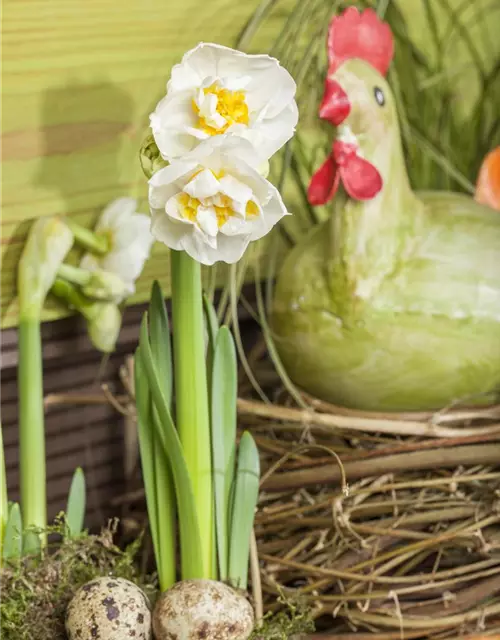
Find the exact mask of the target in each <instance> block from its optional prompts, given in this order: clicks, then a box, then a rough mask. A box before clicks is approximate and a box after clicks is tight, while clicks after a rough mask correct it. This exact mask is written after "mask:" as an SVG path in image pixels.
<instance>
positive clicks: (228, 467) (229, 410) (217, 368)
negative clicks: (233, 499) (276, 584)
mask: <svg viewBox="0 0 500 640" xmlns="http://www.w3.org/2000/svg"><path fill="white" fill-rule="evenodd" d="M237 393H238V369H237V361H236V350H235V348H234V342H233V338H232V336H231V332H230V331H229V329H228V328H227V327H221V329H219V334H218V336H217V343H216V346H215V354H214V363H213V372H212V402H211V409H212V465H213V475H214V485H213V486H214V497H215V525H216V539H217V552H218V553H217V555H218V561H219V579H220V580H227V576H228V562H229V532H228V525H229V492H230V489H231V485H232V483H233V476H234V464H235V449H236V400H237Z"/></svg>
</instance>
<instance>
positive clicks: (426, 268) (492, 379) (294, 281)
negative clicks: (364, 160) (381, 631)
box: [272, 193, 500, 411]
mask: <svg viewBox="0 0 500 640" xmlns="http://www.w3.org/2000/svg"><path fill="white" fill-rule="evenodd" d="M366 206H367V205H363V204H360V203H354V202H352V201H351V202H348V203H347V205H345V206H343V207H341V208H340V209H339V211H337V212H336V213H335V214H334V215H332V218H331V219H330V220H328V221H327V222H325V223H323V224H322V225H320V226H318V227H317V228H315V229H314V230H313V231H312V233H311V234H310V235H309V237H308V238H307V239H305V240H304V242H303V243H301V244H300V245H298V246H296V247H295V248H294V249H293V250H292V251H291V252H290V254H289V255H288V257H287V259H286V261H285V263H284V265H283V268H282V270H281V272H280V274H279V278H278V282H277V287H276V293H275V304H274V310H273V318H272V320H273V328H274V332H275V339H276V342H277V346H278V350H279V353H280V355H281V358H282V360H283V363H284V365H285V367H286V369H287V370H288V372H289V374H290V376H291V377H292V379H293V380H294V381H295V383H296V384H297V385H299V386H300V387H302V388H303V389H305V390H306V391H308V392H310V393H312V394H314V395H315V396H317V397H319V398H323V399H325V400H328V401H330V402H334V403H336V404H340V405H344V406H348V407H352V408H358V409H365V410H374V411H375V410H376V411H382V410H384V411H397V410H428V409H438V408H441V407H444V406H446V405H448V404H449V403H451V402H454V401H456V400H459V399H467V398H468V397H470V396H477V394H485V393H487V392H490V391H492V390H494V389H495V388H500V213H499V212H496V211H493V210H492V209H488V208H486V207H482V206H480V205H477V204H476V203H475V202H474V201H473V200H472V199H471V198H468V197H466V196H462V195H458V194H451V193H421V194H418V198H417V197H415V198H413V197H410V198H409V199H408V206H409V210H408V211H407V213H408V215H400V216H398V219H399V220H402V221H404V220H406V221H408V224H407V226H406V228H405V225H404V224H403V226H401V225H399V228H398V230H397V233H396V229H394V228H392V229H391V228H385V229H384V228H381V229H380V230H379V231H380V232H379V233H377V229H376V228H374V229H373V230H372V231H373V235H372V236H371V237H370V236H369V235H368V234H366V233H363V230H362V225H363V216H366V211H365V209H366ZM368 206H369V205H368ZM402 213H403V212H402ZM381 226H382V227H383V226H384V225H381ZM475 400H477V398H475ZM483 400H486V398H483Z"/></svg>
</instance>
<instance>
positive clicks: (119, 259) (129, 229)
mask: <svg viewBox="0 0 500 640" xmlns="http://www.w3.org/2000/svg"><path fill="white" fill-rule="evenodd" d="M136 211H137V201H136V200H134V199H133V198H118V200H114V201H113V202H111V204H109V205H108V206H107V207H106V209H104V211H103V213H102V215H101V217H100V218H99V220H98V222H97V225H96V227H95V229H94V231H95V232H96V233H98V234H100V235H106V236H107V237H108V240H109V244H110V250H109V251H108V252H107V253H106V254H105V255H103V256H97V255H95V254H92V253H86V254H85V255H84V256H83V258H82V260H81V262H80V267H81V268H82V269H87V270H88V271H107V272H109V273H112V274H114V275H116V276H118V277H119V278H121V280H123V282H124V284H125V287H124V291H125V295H124V297H126V296H129V295H131V294H132V293H134V291H135V281H136V280H137V278H138V277H139V276H140V275H141V273H142V269H143V267H144V263H145V262H146V260H147V259H148V257H149V254H150V252H151V247H152V246H153V242H154V238H153V237H152V235H151V220H150V218H149V216H147V215H145V214H142V213H136Z"/></svg>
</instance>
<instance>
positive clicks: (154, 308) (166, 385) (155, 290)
mask: <svg viewBox="0 0 500 640" xmlns="http://www.w3.org/2000/svg"><path fill="white" fill-rule="evenodd" d="M149 323H150V335H151V351H152V352H153V356H154V358H155V362H156V366H157V368H158V373H159V374H160V383H161V384H162V388H163V390H164V394H165V398H166V400H167V403H168V405H169V406H170V404H171V401H172V386H173V375H172V349H171V345H170V325H169V322H168V314H167V307H166V305H165V299H164V297H163V292H162V290H161V287H160V284H159V282H158V281H157V280H155V281H154V282H153V287H152V290H151V302H150V305H149Z"/></svg>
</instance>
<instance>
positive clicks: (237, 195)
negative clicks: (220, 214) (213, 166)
mask: <svg viewBox="0 0 500 640" xmlns="http://www.w3.org/2000/svg"><path fill="white" fill-rule="evenodd" d="M219 184H220V191H221V192H222V193H223V194H224V195H226V196H228V197H229V198H231V199H232V200H236V202H243V203H246V202H247V201H248V200H250V198H251V197H252V190H251V189H250V187H248V186H247V185H246V184H244V183H243V182H241V181H240V180H237V179H236V178H235V177H234V176H231V175H225V176H223V177H222V178H221V179H220V180H219Z"/></svg>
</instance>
